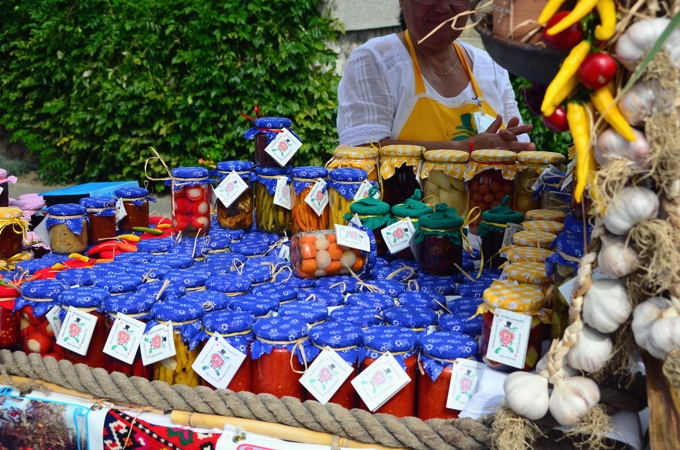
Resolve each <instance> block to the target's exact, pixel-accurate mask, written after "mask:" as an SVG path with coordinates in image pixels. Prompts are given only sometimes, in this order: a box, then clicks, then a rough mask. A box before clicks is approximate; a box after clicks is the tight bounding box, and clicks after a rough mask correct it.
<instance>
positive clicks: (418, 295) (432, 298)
mask: <svg viewBox="0 0 680 450" xmlns="http://www.w3.org/2000/svg"><path fill="white" fill-rule="evenodd" d="M397 304H398V305H402V306H413V307H425V308H430V309H431V310H432V311H435V312H436V311H441V310H443V309H444V308H446V296H445V295H444V294H440V293H438V292H433V291H405V292H402V293H401V294H399V296H398V297H397Z"/></svg>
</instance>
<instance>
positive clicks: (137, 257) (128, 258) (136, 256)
mask: <svg viewBox="0 0 680 450" xmlns="http://www.w3.org/2000/svg"><path fill="white" fill-rule="evenodd" d="M140 242H141V241H140ZM155 256H156V255H152V254H151V253H143V252H139V251H136V252H124V253H118V254H117V255H116V256H115V258H114V261H115V262H116V263H122V264H127V265H133V266H143V265H146V264H151V262H153V261H154V257H155Z"/></svg>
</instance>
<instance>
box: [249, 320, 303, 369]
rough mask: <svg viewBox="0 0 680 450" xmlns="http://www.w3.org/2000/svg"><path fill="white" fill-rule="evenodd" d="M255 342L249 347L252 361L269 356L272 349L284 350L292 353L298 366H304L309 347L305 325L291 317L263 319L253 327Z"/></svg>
mask: <svg viewBox="0 0 680 450" xmlns="http://www.w3.org/2000/svg"><path fill="white" fill-rule="evenodd" d="M253 332H254V333H255V340H254V341H253V344H252V345H251V354H252V358H253V359H258V358H259V357H260V356H262V355H265V354H269V353H271V352H272V350H273V349H274V348H285V349H286V350H288V351H289V352H291V353H293V354H294V355H295V356H296V357H297V359H298V362H299V363H300V364H304V365H306V362H307V361H309V357H308V355H307V352H308V349H309V347H310V345H311V343H310V342H309V334H308V327H307V323H306V322H305V321H303V320H300V319H295V318H292V317H263V318H260V319H257V320H256V321H255V325H253Z"/></svg>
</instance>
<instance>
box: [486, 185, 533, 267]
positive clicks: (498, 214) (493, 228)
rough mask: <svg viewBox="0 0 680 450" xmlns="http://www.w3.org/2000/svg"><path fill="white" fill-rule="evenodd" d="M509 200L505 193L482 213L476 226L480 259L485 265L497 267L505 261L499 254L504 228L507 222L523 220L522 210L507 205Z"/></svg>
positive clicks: (506, 226)
mask: <svg viewBox="0 0 680 450" xmlns="http://www.w3.org/2000/svg"><path fill="white" fill-rule="evenodd" d="M509 201H510V196H509V195H506V196H504V197H503V200H501V202H500V204H498V205H496V206H494V207H492V208H490V209H488V210H486V211H484V212H483V213H482V221H481V222H480V224H479V227H478V228H477V234H478V235H479V237H480V238H481V240H482V245H481V250H482V261H483V263H484V265H485V266H486V267H491V268H494V269H497V268H498V267H500V266H501V265H502V264H503V263H504V262H505V258H504V257H503V256H502V255H501V249H502V248H503V241H504V239H505V230H506V229H507V228H508V224H510V223H515V224H519V223H521V222H522V221H523V220H524V214H523V213H522V212H520V211H516V210H514V209H512V208H510V206H508V202H509Z"/></svg>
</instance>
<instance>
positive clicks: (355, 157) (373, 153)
mask: <svg viewBox="0 0 680 450" xmlns="http://www.w3.org/2000/svg"><path fill="white" fill-rule="evenodd" d="M379 157H380V150H378V149H377V148H374V147H349V146H340V147H337V148H336V149H335V151H333V157H332V158H331V159H329V160H328V162H327V163H326V168H327V169H328V170H331V169H339V168H342V167H353V168H356V169H362V170H365V171H366V173H367V174H368V176H367V178H368V179H369V180H374V181H377V179H378V173H377V171H378V166H379V162H378V161H379Z"/></svg>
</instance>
